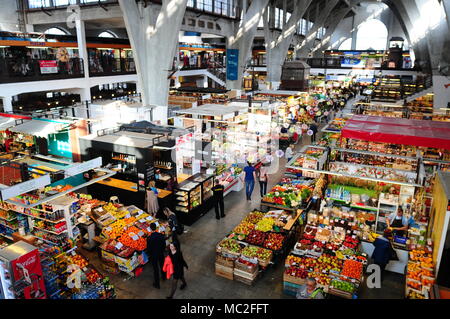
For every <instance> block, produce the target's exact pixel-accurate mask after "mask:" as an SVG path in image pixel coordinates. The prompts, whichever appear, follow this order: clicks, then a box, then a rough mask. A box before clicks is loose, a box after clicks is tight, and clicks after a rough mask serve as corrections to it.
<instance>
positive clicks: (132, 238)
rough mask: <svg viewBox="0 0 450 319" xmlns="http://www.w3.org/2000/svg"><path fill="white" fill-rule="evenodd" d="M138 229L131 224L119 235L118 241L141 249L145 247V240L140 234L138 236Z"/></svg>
mask: <svg viewBox="0 0 450 319" xmlns="http://www.w3.org/2000/svg"><path fill="white" fill-rule="evenodd" d="M139 233H140V230H139V229H138V228H137V227H134V226H131V227H128V228H127V230H126V231H125V232H124V233H123V234H122V236H120V237H119V239H118V241H119V242H120V243H122V244H123V245H124V246H127V247H131V248H133V249H136V250H139V251H143V250H145V249H146V248H147V241H146V240H145V238H143V237H142V236H143V235H142V236H139Z"/></svg>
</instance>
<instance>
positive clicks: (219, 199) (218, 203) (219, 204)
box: [212, 179, 225, 219]
mask: <svg viewBox="0 0 450 319" xmlns="http://www.w3.org/2000/svg"><path fill="white" fill-rule="evenodd" d="M212 190H213V193H214V195H213V196H214V209H215V211H216V219H220V217H222V218H223V217H225V208H224V203H223V192H224V191H225V187H223V185H222V184H220V181H219V179H216V181H215V185H214V187H213V189H212ZM219 210H220V213H219Z"/></svg>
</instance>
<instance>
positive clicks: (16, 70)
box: [0, 58, 136, 84]
mask: <svg viewBox="0 0 450 319" xmlns="http://www.w3.org/2000/svg"><path fill="white" fill-rule="evenodd" d="M124 74H136V66H135V64H134V59H132V58H126V59H125V58H119V59H117V58H110V59H101V60H97V59H95V60H94V59H90V60H89V76H90V77H97V76H114V75H124ZM82 77H84V64H83V60H82V59H80V58H70V59H69V61H68V62H60V61H57V60H42V59H28V58H21V59H17V58H0V83H2V84H4V83H17V82H30V81H48V80H64V79H73V78H82Z"/></svg>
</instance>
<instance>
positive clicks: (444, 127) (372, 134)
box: [341, 115, 450, 150]
mask: <svg viewBox="0 0 450 319" xmlns="http://www.w3.org/2000/svg"><path fill="white" fill-rule="evenodd" d="M341 135H342V137H345V138H353V139H358V140H364V141H371V142H381V143H389V144H402V145H414V146H424V147H432V148H443V149H447V150H450V123H448V122H437V121H423V120H409V119H403V118H393V117H382V116H368V115H354V116H353V117H352V118H351V119H350V120H348V121H347V122H346V124H345V126H344V128H343V129H342V131H341Z"/></svg>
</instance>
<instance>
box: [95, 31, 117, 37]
mask: <svg viewBox="0 0 450 319" xmlns="http://www.w3.org/2000/svg"><path fill="white" fill-rule="evenodd" d="M98 37H99V38H117V36H116V35H115V34H114V33H112V32H110V31H103V32H102V33H100V34H99V35H98Z"/></svg>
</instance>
